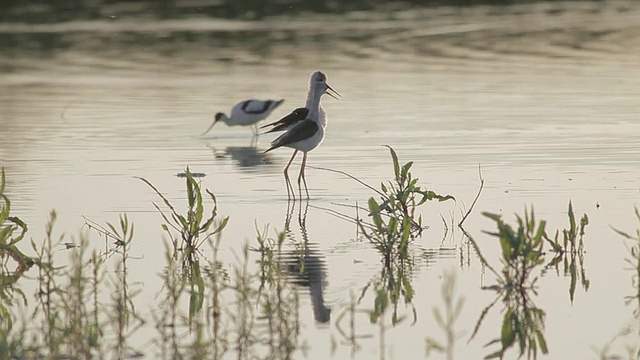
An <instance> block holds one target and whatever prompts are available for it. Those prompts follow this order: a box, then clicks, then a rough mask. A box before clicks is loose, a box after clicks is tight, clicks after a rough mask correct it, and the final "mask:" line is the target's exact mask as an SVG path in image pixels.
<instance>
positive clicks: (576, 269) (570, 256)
mask: <svg viewBox="0 0 640 360" xmlns="http://www.w3.org/2000/svg"><path fill="white" fill-rule="evenodd" d="M568 216H569V228H567V229H563V230H562V241H560V231H556V234H555V236H554V238H553V240H551V239H549V238H546V237H545V239H546V240H547V243H549V244H550V245H551V247H552V250H551V251H552V252H554V253H555V254H556V255H555V257H554V258H553V259H552V260H551V261H550V262H549V264H548V265H547V266H549V267H551V266H554V267H555V268H556V270H557V271H559V270H558V267H559V265H560V263H562V265H563V274H564V275H565V276H569V277H570V278H571V284H570V285H569V299H570V300H571V302H573V300H574V297H575V292H576V287H577V284H578V281H580V284H581V285H582V287H583V288H584V290H585V291H587V290H589V284H590V281H589V279H587V276H586V273H585V268H584V241H583V239H584V235H585V227H586V226H587V225H588V224H589V217H588V216H587V214H583V215H582V218H580V224H579V225H578V222H577V221H576V217H575V215H574V213H573V206H572V204H571V201H569V211H568Z"/></svg>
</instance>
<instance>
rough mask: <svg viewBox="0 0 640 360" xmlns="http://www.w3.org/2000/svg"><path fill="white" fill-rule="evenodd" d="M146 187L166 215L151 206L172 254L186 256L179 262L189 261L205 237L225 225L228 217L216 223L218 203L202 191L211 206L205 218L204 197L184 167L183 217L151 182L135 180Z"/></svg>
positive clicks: (196, 182) (220, 229)
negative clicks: (156, 213) (184, 210)
mask: <svg viewBox="0 0 640 360" xmlns="http://www.w3.org/2000/svg"><path fill="white" fill-rule="evenodd" d="M138 179H140V180H142V181H143V182H144V183H145V184H147V185H148V186H149V187H150V188H151V189H153V191H154V192H155V193H156V194H157V195H158V196H159V197H160V198H161V199H162V202H163V203H164V205H165V207H166V208H167V209H168V212H167V211H166V210H165V211H163V210H162V209H161V208H160V206H158V204H156V203H153V206H154V207H155V208H156V209H157V210H158V212H159V213H160V215H161V216H162V218H163V219H164V221H165V223H164V224H162V229H163V230H164V231H165V232H166V234H167V235H168V236H169V238H170V239H171V243H172V244H173V249H174V252H177V251H182V252H184V253H185V255H186V256H183V257H182V259H184V260H185V261H187V262H188V261H192V260H193V259H194V258H193V254H194V253H195V252H197V251H198V249H199V248H200V247H201V246H202V244H204V243H205V242H206V241H207V239H208V238H210V237H211V236H213V235H215V234H218V233H220V232H221V231H222V230H223V229H224V228H225V227H226V225H227V222H228V221H229V217H228V216H227V217H225V218H223V219H222V220H221V221H219V222H217V221H216V220H217V215H218V203H217V201H216V197H215V195H214V194H213V193H212V192H211V191H209V190H205V191H206V193H207V194H208V195H209V198H210V199H211V202H212V206H211V212H210V213H209V216H208V217H207V218H205V210H204V196H203V194H202V190H201V189H200V184H199V183H198V181H196V179H195V178H194V176H193V174H192V173H191V171H190V170H189V167H187V169H186V171H185V179H186V188H187V211H186V214H180V213H179V212H178V211H177V210H176V208H175V207H174V206H173V204H171V202H170V201H169V200H168V199H167V198H166V197H165V196H164V195H163V194H162V193H161V192H160V190H158V188H156V187H155V186H154V185H153V184H152V183H151V182H149V181H148V180H147V179H144V178H138ZM171 229H173V231H175V232H177V233H178V236H176V235H174V233H173V232H172V231H171Z"/></svg>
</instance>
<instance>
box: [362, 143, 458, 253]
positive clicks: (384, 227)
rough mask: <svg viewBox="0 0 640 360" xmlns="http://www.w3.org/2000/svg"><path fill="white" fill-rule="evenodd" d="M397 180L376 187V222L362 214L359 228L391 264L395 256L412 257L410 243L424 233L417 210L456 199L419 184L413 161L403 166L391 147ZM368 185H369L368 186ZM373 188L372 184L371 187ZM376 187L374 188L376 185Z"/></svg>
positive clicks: (373, 212) (373, 206)
mask: <svg viewBox="0 0 640 360" xmlns="http://www.w3.org/2000/svg"><path fill="white" fill-rule="evenodd" d="M387 148H388V149H389V152H390V154H391V159H392V164H393V173H394V179H393V180H389V181H387V182H386V185H385V182H381V183H380V188H381V190H380V191H379V190H376V189H374V190H375V191H376V192H377V193H378V195H379V196H380V200H376V198H374V197H371V198H369V201H368V208H369V216H370V217H371V220H372V223H369V222H365V221H364V219H362V218H360V217H358V218H357V219H356V220H357V224H358V228H359V229H360V231H361V232H362V234H363V235H364V237H365V238H367V239H368V240H369V241H370V242H371V243H372V244H373V245H374V246H375V247H376V249H378V251H379V252H380V253H381V254H382V255H383V256H384V263H385V264H387V265H389V264H391V262H392V261H393V260H394V259H395V258H401V259H404V260H406V259H408V256H409V254H408V245H409V243H410V241H411V240H412V239H414V238H415V237H417V236H420V235H421V234H422V230H423V229H424V227H423V225H422V215H418V216H416V209H417V208H418V207H419V206H421V205H423V204H425V203H426V202H427V201H430V200H438V201H446V200H455V198H454V197H453V196H451V195H439V194H437V193H435V192H434V191H431V190H428V189H426V188H423V187H421V186H419V185H418V179H417V178H414V177H413V175H412V174H411V166H412V165H413V162H412V161H411V162H408V163H406V164H404V165H402V166H400V163H399V160H398V155H397V154H396V152H395V151H394V150H393V148H391V147H390V146H387ZM367 186H368V185H367ZM370 188H372V187H370ZM372 189H373V188H372Z"/></svg>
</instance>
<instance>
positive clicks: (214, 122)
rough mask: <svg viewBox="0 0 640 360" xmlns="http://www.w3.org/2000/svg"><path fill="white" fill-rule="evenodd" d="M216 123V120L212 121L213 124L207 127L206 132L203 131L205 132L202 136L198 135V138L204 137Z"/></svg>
mask: <svg viewBox="0 0 640 360" xmlns="http://www.w3.org/2000/svg"><path fill="white" fill-rule="evenodd" d="M217 122H218V119H213V123H211V125H210V126H209V128H208V129H207V131H205V132H203V133H202V134H200V136H204V135H206V134H207V133H208V132H209V131H210V130H211V128H213V125H215V124H216V123H217Z"/></svg>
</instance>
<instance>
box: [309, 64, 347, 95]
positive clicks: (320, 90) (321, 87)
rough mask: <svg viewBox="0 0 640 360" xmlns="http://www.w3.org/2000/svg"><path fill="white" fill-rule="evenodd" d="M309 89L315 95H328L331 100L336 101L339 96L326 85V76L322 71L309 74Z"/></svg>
mask: <svg viewBox="0 0 640 360" xmlns="http://www.w3.org/2000/svg"><path fill="white" fill-rule="evenodd" d="M309 85H310V87H311V89H314V92H315V93H316V94H321V95H323V94H328V95H329V96H331V97H332V98H334V99H336V100H338V97H339V96H342V95H340V94H339V93H338V92H337V91H335V90H334V89H333V88H332V87H331V86H329V84H328V83H327V75H325V74H324V73H323V72H322V71H316V72H314V73H313V74H311V80H310V84H309Z"/></svg>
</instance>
